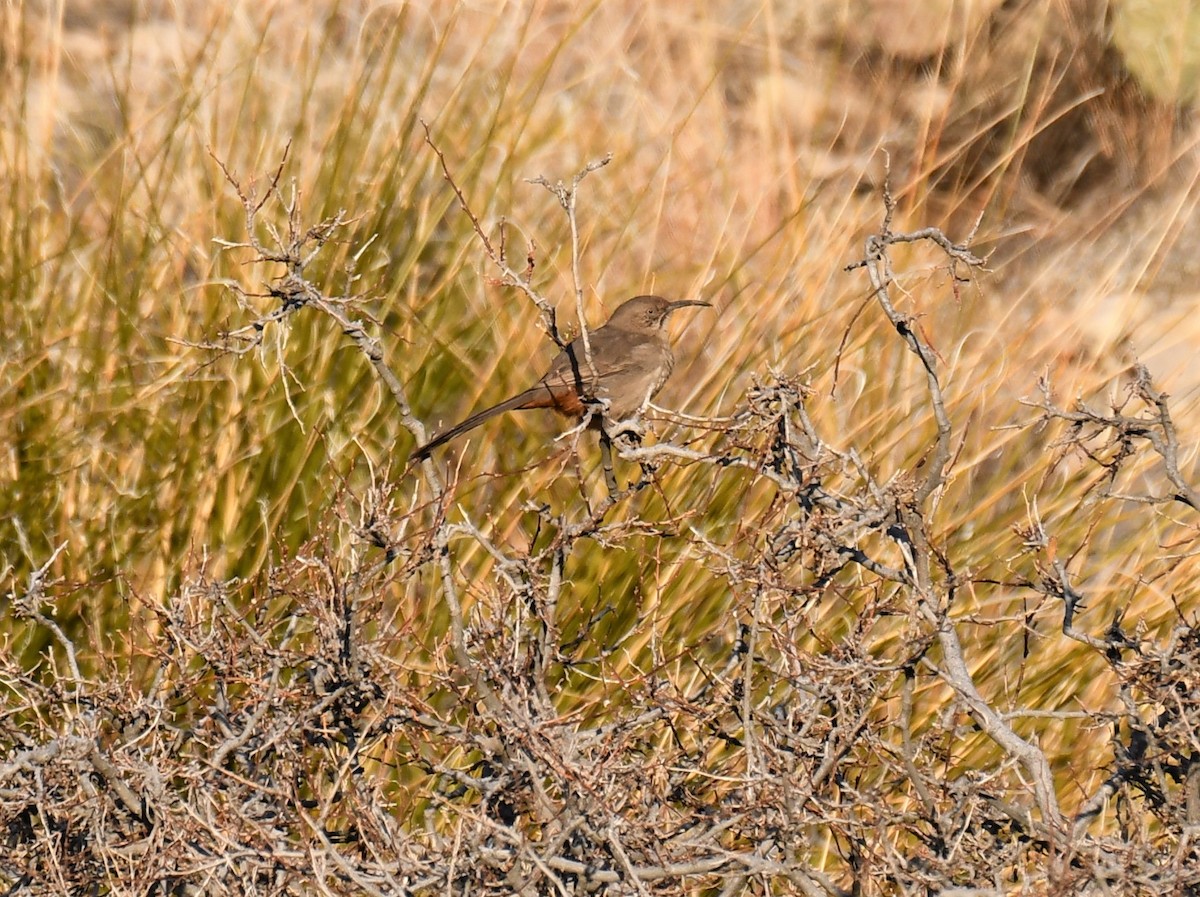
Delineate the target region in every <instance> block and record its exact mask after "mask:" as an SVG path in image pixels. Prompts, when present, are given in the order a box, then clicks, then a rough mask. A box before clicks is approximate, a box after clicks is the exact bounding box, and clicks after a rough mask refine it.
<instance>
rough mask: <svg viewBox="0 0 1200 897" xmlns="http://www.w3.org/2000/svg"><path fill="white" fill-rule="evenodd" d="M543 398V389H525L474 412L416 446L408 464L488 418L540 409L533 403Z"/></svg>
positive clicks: (472, 428) (544, 394) (427, 455)
mask: <svg viewBox="0 0 1200 897" xmlns="http://www.w3.org/2000/svg"><path fill="white" fill-rule="evenodd" d="M545 396H546V389H545V387H542V388H538V387H534V388H533V389H527V390H525V391H524V392H522V393H518V394H517V395H515V396H513V397H512V398H511V399H505V400H504V401H503V402H501V403H500V404H499V405H493V406H492V407H491V408H484V409H483V410H482V411H476V412H475V413H474V414H472V415H471V416H470V417H468V418H467V419H466V420H464V421H463V422H462V423H461V424H456V425H455V426H453V427H451V428H450V429H449V430H447V431H446V432H444V433H439V434H438V435H437V436H435V437H433V439H431V440H429V441H428V442H427V443H425V444H424V445H422V446H418V447H417V448H416V449H414V450H413V453H412V455H411V456H410V463H411V462H412V461H421V460H423V459H424V458H428V457H429V454H430V452H432V451H433V450H434V449H435V448H437V447H438V446H440V445H444V444H445V443H447V442H449V441H450V440H451V439H454V438H455V437H457V436H461V435H462V434H463V433H466V432H467V431H468V430H474V429H475V428H476V427H478V426H479V425H480V424H481V423H483V422H484V421H486V420H488V419H489V418H493V417H495V416H496V415H497V414H503V413H504V412H505V411H513V410H514V409H517V408H536V407H540V405H539V404H535V402H537V401H538V400H539V399H544V397H545Z"/></svg>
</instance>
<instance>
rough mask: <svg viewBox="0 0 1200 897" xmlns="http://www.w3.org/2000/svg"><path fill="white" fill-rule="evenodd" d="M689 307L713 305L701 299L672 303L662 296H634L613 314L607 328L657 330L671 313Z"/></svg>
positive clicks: (709, 306) (680, 300)
mask: <svg viewBox="0 0 1200 897" xmlns="http://www.w3.org/2000/svg"><path fill="white" fill-rule="evenodd" d="M688 305H701V306H704V307H706V308H711V307H712V303H710V302H702V301H701V300H699V299H679V300H677V301H675V302H672V301H671V300H669V299H664V298H663V297H662V296H634V297H633V298H632V299H629V300H627V301H625V302H623V303H622V304H621V306H620V307H619V308H618V309H617V310H616V311H614V312H613V313H612V317H611V318H609V319H608V325H607V326H609V327H616V328H618V329H620V330H657V329H659V328H661V327H662V326H663V323H664V322H665V321H666V320H667V316H668V315H670V314H671V312H673V311H675V309H677V308H684V307H686V306H688Z"/></svg>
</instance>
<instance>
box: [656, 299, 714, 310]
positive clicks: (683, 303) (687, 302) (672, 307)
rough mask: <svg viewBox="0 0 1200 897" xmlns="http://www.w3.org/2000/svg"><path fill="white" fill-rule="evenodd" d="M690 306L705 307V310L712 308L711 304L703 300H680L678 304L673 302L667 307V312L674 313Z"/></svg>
mask: <svg viewBox="0 0 1200 897" xmlns="http://www.w3.org/2000/svg"><path fill="white" fill-rule="evenodd" d="M688 305H703V306H704V307H705V308H712V303H711V302H705V301H703V300H702V299H680V300H678V301H677V302H672V303H670V304H668V305H667V312H668V313H670V312H673V311H675V309H677V308H684V307H685V306H688Z"/></svg>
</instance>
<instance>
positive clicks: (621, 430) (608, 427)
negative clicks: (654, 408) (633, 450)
mask: <svg viewBox="0 0 1200 897" xmlns="http://www.w3.org/2000/svg"><path fill="white" fill-rule="evenodd" d="M604 432H605V435H607V436H608V438H609V439H611V440H613V441H614V442H616V441H617V440H619V439H620V440H627V441H629V442H632V443H633V444H634V445H640V444H641V442H642V439H643V438H645V436H646V424H645V423H644V422H643V421H642V419H641V418H640V417H627V418H625V419H624V420H606V421H604Z"/></svg>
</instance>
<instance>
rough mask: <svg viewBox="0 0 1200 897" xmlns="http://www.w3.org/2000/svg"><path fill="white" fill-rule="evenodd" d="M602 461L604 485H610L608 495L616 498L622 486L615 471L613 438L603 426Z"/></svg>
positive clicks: (601, 433)
mask: <svg viewBox="0 0 1200 897" xmlns="http://www.w3.org/2000/svg"><path fill="white" fill-rule="evenodd" d="M600 463H601V464H603V465H604V485H606V486H607V487H608V497H609V498H616V496H617V492H618V491H619V489H620V487H619V485H618V484H617V475H616V473H615V472H614V471H613V454H612V439H610V438H609V435H608V431H607V430H605V429H604V428H603V427H601V428H600Z"/></svg>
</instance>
